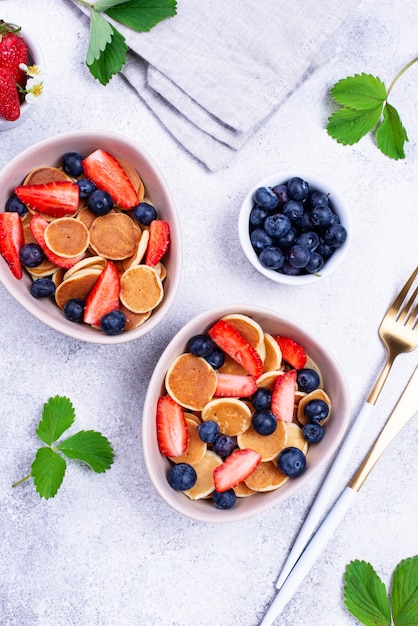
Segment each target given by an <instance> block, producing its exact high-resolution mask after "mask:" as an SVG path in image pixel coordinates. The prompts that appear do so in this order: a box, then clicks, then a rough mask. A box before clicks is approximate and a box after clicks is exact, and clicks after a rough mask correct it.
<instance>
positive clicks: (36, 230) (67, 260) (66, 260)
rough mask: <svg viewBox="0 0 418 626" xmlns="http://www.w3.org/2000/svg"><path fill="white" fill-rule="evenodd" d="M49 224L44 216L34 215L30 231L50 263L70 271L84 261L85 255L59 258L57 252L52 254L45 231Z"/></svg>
mask: <svg viewBox="0 0 418 626" xmlns="http://www.w3.org/2000/svg"><path fill="white" fill-rule="evenodd" d="M48 223H49V222H47V221H46V220H45V219H44V218H43V217H42V215H34V216H33V217H32V219H31V221H30V229H31V231H32V235H33V236H34V238H35V241H36V243H37V244H38V246H39V247H40V248H41V249H42V251H43V253H44V254H45V256H46V258H47V259H48V261H51V263H53V264H54V265H56V266H57V267H62V268H64V269H69V268H70V267H73V265H75V264H76V263H77V262H78V261H81V259H84V257H85V254H80V256H77V257H62V256H58V254H55V252H52V250H50V249H49V248H48V246H47V245H46V241H45V236H44V233H45V229H46V227H47V226H48Z"/></svg>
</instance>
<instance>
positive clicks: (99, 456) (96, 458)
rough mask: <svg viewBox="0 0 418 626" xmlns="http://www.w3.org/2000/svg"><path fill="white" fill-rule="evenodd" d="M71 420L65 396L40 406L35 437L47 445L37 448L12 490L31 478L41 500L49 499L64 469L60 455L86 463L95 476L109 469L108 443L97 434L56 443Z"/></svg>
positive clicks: (80, 434) (71, 411)
mask: <svg viewBox="0 0 418 626" xmlns="http://www.w3.org/2000/svg"><path fill="white" fill-rule="evenodd" d="M74 420H75V412H74V407H73V405H72V403H71V401H70V400H69V399H68V398H66V397H65V396H54V397H53V398H50V399H49V400H48V402H46V403H45V404H44V407H43V412H42V419H41V421H40V422H39V424H38V428H37V429H36V434H37V435H38V437H39V439H40V440H41V441H43V443H46V444H47V445H46V446H42V447H40V448H39V449H38V451H37V453H36V456H35V459H34V461H33V463H32V466H31V472H30V474H29V475H28V476H25V478H22V479H21V480H19V481H18V482H16V483H15V484H14V485H13V487H17V486H18V485H20V484H21V483H23V482H25V481H26V480H29V479H30V478H33V482H34V484H35V489H36V491H37V492H38V493H39V495H40V496H41V498H46V499H48V498H53V497H54V496H55V495H56V493H57V491H58V489H59V488H60V487H61V484H62V481H63V479H64V475H65V471H66V468H67V463H66V460H65V458H64V456H65V457H67V458H68V459H75V460H77V461H81V462H83V463H86V464H87V465H89V466H90V467H91V469H92V470H93V471H95V472H97V473H102V472H105V471H106V470H108V469H109V468H110V466H111V465H112V463H113V459H114V453H113V450H112V447H111V445H110V443H109V441H108V440H107V439H106V437H104V436H103V435H102V434H101V433H98V432H96V431H94V430H80V431H79V432H78V433H76V434H75V435H72V436H71V437H68V438H67V439H64V440H62V441H58V440H59V439H60V437H62V435H63V434H64V432H65V431H67V430H68V429H69V428H70V426H72V424H73V423H74Z"/></svg>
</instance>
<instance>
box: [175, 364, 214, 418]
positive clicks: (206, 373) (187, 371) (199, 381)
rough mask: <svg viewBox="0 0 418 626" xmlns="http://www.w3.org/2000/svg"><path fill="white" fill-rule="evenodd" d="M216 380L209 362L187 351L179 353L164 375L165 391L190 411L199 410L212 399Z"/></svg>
mask: <svg viewBox="0 0 418 626" xmlns="http://www.w3.org/2000/svg"><path fill="white" fill-rule="evenodd" d="M216 382H217V378H216V373H215V371H214V369H213V368H212V367H211V366H210V365H209V363H207V361H205V359H202V358H201V357H197V356H194V355H193V354H191V353H189V352H185V353H184V354H180V355H179V356H178V357H177V358H176V359H175V361H174V362H173V363H172V365H171V367H170V368H169V369H168V371H167V374H166V376H165V386H166V389H167V393H168V394H169V395H170V396H171V397H172V398H173V400H175V401H176V402H178V404H180V405H181V406H183V407H184V408H186V409H190V410H191V411H201V410H202V409H203V407H204V406H205V405H206V404H207V403H208V402H209V401H210V400H212V397H213V394H214V393H215V389H216Z"/></svg>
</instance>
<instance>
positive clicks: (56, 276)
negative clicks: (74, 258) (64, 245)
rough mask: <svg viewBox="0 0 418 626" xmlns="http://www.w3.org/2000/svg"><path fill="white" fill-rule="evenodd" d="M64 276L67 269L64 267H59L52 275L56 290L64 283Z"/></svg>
mask: <svg viewBox="0 0 418 626" xmlns="http://www.w3.org/2000/svg"><path fill="white" fill-rule="evenodd" d="M64 276H65V269H64V268H63V267H59V268H58V269H56V270H55V271H54V272H53V273H52V274H51V279H52V282H53V283H54V285H55V289H57V287H59V285H60V284H61V283H62V281H63V280H64Z"/></svg>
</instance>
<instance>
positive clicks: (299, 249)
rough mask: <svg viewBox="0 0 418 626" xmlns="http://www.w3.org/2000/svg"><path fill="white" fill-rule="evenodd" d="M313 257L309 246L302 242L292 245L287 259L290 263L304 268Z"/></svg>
mask: <svg viewBox="0 0 418 626" xmlns="http://www.w3.org/2000/svg"><path fill="white" fill-rule="evenodd" d="M310 258H311V253H310V251H309V248H308V247H307V246H304V245H301V244H295V245H294V246H292V247H291V248H290V250H289V252H288V255H287V260H288V261H289V263H290V265H293V267H296V268H299V269H301V268H303V267H305V265H306V264H307V263H308V262H309V259H310Z"/></svg>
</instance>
